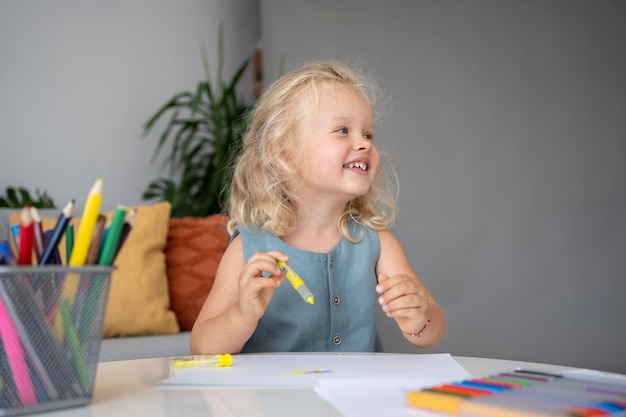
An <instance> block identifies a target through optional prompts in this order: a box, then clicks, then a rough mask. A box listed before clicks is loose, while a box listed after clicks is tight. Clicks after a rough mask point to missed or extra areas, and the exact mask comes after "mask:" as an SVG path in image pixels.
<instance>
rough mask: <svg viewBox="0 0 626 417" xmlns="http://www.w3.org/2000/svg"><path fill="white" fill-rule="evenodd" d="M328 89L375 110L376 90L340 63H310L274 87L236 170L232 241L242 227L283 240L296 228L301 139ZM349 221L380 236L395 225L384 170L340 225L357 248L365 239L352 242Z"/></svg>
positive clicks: (258, 108)
mask: <svg viewBox="0 0 626 417" xmlns="http://www.w3.org/2000/svg"><path fill="white" fill-rule="evenodd" d="M327 88H348V89H352V90H354V91H356V92H357V93H358V94H359V95H361V96H362V97H363V98H364V99H365V100H366V101H367V102H368V103H369V104H370V106H372V109H374V104H375V103H374V101H375V99H376V98H377V92H378V89H377V87H376V85H375V84H374V83H373V82H372V81H371V80H370V79H369V78H367V77H366V76H364V75H363V74H362V73H360V72H358V71H356V70H355V69H352V68H351V67H349V66H347V65H345V64H343V63H340V62H335V61H330V62H315V63H310V64H307V65H305V66H303V67H301V68H300V69H298V70H295V71H293V72H290V73H288V74H286V75H284V76H282V77H281V78H279V79H278V80H277V81H276V82H274V83H273V84H272V85H271V86H270V87H269V88H268V89H267V90H266V91H265V92H264V93H263V94H262V96H261V97H260V99H259V101H258V102H257V104H256V105H255V107H254V109H253V113H252V120H251V123H250V125H249V128H248V131H247V133H246V135H245V137H244V139H243V145H242V149H241V150H240V152H239V155H238V157H237V158H236V160H235V162H234V165H233V167H232V170H233V171H232V182H231V185H230V191H229V193H228V211H229V213H228V214H229V216H230V220H229V222H228V232H229V233H230V234H231V235H232V233H233V231H234V230H235V228H236V227H237V226H239V225H243V224H246V223H252V224H253V225H255V226H257V227H259V228H261V229H264V230H266V231H268V232H270V233H272V234H274V235H276V236H279V237H280V236H285V235H287V234H289V233H290V232H291V231H292V230H293V228H294V227H295V226H296V224H297V220H298V198H297V196H296V195H294V194H293V193H292V192H291V191H290V190H289V188H288V187H287V184H288V182H289V181H291V180H293V179H294V178H297V171H296V167H295V166H294V165H295V163H294V161H297V156H298V155H299V152H300V149H299V143H298V141H297V135H298V132H299V127H300V122H301V121H302V120H303V119H304V117H305V116H306V115H307V113H308V112H310V111H311V109H312V108H317V107H313V106H316V105H318V103H319V98H320V96H321V95H322V94H321V93H322V92H323V90H325V89H327ZM381 158H382V156H381ZM383 162H384V161H383ZM349 219H353V220H355V221H357V222H359V223H362V224H364V225H366V226H368V227H370V228H372V229H374V230H383V229H386V228H388V227H390V226H391V224H392V223H393V221H394V219H395V198H394V196H393V192H392V187H391V184H390V181H389V176H388V174H387V172H386V169H385V167H384V166H383V164H381V169H380V170H379V171H378V172H377V174H376V178H375V181H374V184H373V185H372V187H371V188H370V190H369V191H368V192H367V193H366V194H365V195H363V196H360V197H357V198H354V199H353V200H351V201H349V202H348V203H347V204H346V207H345V211H344V213H343V215H342V216H341V218H340V219H339V224H338V228H339V231H340V232H341V234H342V235H343V236H344V237H346V239H348V240H350V241H352V242H356V241H359V239H360V237H359V236H351V235H350V233H349V231H348V220H349Z"/></svg>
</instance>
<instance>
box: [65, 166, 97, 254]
mask: <svg viewBox="0 0 626 417" xmlns="http://www.w3.org/2000/svg"><path fill="white" fill-rule="evenodd" d="M101 205H102V179H101V178H98V179H97V180H96V182H95V184H94V185H93V187H91V190H90V191H89V195H88V196H87V201H86V202H85V209H84V211H83V216H82V217H81V219H80V224H79V226H78V233H77V235H76V240H75V241H74V249H72V255H71V256H70V262H69V266H83V265H84V264H85V261H86V260H87V254H88V253H89V245H90V244H91V237H92V235H93V232H94V228H95V226H96V221H97V220H98V215H99V214H100V206H101Z"/></svg>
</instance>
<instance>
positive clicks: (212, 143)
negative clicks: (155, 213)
mask: <svg viewBox="0 0 626 417" xmlns="http://www.w3.org/2000/svg"><path fill="white" fill-rule="evenodd" d="M201 52H202V60H203V64H204V71H205V74H206V79H205V80H202V81H200V82H198V84H197V86H196V89H195V91H183V92H181V93H178V94H176V95H174V96H173V97H172V98H171V99H170V100H169V101H168V102H167V103H166V104H165V105H163V106H162V107H161V108H160V109H159V110H158V111H157V112H156V113H155V114H154V115H153V116H152V117H151V118H150V119H149V120H148V121H147V122H146V124H145V125H144V134H147V133H148V132H149V131H150V130H151V129H152V128H153V127H154V125H155V124H156V123H157V121H159V120H161V119H163V118H165V117H166V116H168V117H169V119H168V121H167V124H166V126H165V128H164V130H163V132H162V133H161V135H160V136H159V139H158V143H157V147H156V150H155V153H154V158H156V157H157V156H158V155H159V154H160V153H161V151H163V149H164V148H165V147H166V146H167V145H169V153H168V154H167V156H166V158H165V160H164V164H165V166H169V177H168V178H159V179H157V180H155V181H152V182H151V183H150V184H149V185H148V187H147V189H146V191H145V192H144V194H143V196H142V198H143V199H144V200H154V199H156V200H158V201H169V202H170V203H171V205H172V209H171V216H172V217H190V216H191V217H201V216H207V215H210V214H219V213H221V212H222V207H221V202H222V198H223V192H224V190H225V186H226V184H227V182H228V179H229V177H230V164H231V161H232V157H233V155H234V153H235V151H236V150H237V149H238V147H239V145H240V143H241V138H242V135H243V134H244V132H245V129H246V127H247V120H246V117H245V116H246V114H247V111H248V109H249V105H248V104H247V103H245V102H244V101H243V99H241V98H239V97H238V95H237V86H238V84H239V82H240V81H241V77H242V75H243V74H244V72H245V71H246V68H247V67H248V64H249V61H250V60H249V59H247V60H245V61H244V62H243V64H241V66H240V67H239V68H238V69H237V71H235V73H234V75H233V76H232V78H231V79H230V80H229V81H224V80H223V65H224V63H223V54H224V48H223V30H222V27H221V26H220V30H219V36H218V62H217V77H216V79H215V83H213V82H212V79H211V74H210V71H209V64H208V59H207V55H206V52H205V49H204V47H203V46H202V47H201Z"/></svg>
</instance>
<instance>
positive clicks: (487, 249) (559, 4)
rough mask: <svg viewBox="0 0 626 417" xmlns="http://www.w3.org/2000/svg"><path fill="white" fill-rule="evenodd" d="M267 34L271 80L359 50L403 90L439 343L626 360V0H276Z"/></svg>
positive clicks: (397, 140)
mask: <svg viewBox="0 0 626 417" xmlns="http://www.w3.org/2000/svg"><path fill="white" fill-rule="evenodd" d="M261 28H262V29H261V32H262V37H263V42H264V60H265V69H266V79H269V78H271V77H272V76H274V74H276V72H277V67H278V63H279V61H280V59H281V56H283V57H284V58H285V59H286V64H287V69H290V68H293V67H295V66H297V65H299V64H301V63H302V62H304V61H308V60H312V59H342V60H346V61H349V62H353V63H354V62H356V63H358V64H360V65H361V66H362V67H363V68H364V69H366V70H368V71H370V72H371V73H372V74H373V75H374V76H375V78H376V79H377V80H378V82H379V83H380V84H381V86H382V87H383V88H384V90H385V92H386V93H387V95H388V97H389V98H390V99H391V102H392V104H393V108H392V110H391V112H390V113H389V115H388V116H387V117H386V119H385V120H384V122H383V124H382V125H381V126H380V127H379V129H378V131H377V138H380V140H379V143H380V146H381V147H383V148H384V149H386V150H387V151H388V152H389V153H390V154H391V157H392V158H393V160H394V162H395V166H396V168H397V171H398V175H399V179H400V187H401V188H400V189H401V195H400V202H399V203H400V207H399V208H400V210H399V220H398V221H397V223H396V225H395V226H394V231H395V232H396V234H397V235H398V236H399V238H400V239H401V241H402V242H403V243H404V246H405V248H406V250H407V252H408V254H409V256H410V258H411V259H412V263H413V266H414V268H415V270H416V271H417V273H418V274H419V275H420V276H421V278H422V279H423V280H424V281H425V282H426V284H427V286H428V287H429V289H430V290H431V291H432V293H433V294H434V295H435V297H436V298H437V299H438V300H439V301H440V303H441V304H442V305H443V308H444V310H445V311H446V313H447V315H448V322H449V329H448V334H447V336H446V338H445V339H444V341H443V342H442V343H441V344H440V345H439V346H438V347H437V348H436V349H432V350H431V351H433V352H434V351H442V352H451V353H453V354H459V355H467V356H492V357H496V358H508V359H518V360H532V361H543V362H553V363H558V364H563V365H573V366H582V367H592V368H599V369H606V370H614V371H621V372H626V353H625V352H626V302H625V300H624V298H625V296H626V268H625V262H626V260H625V259H626V256H625V255H626V253H625V252H626V181H625V180H626V2H622V1H604V0H597V1H587V0H568V1H544V0H541V1H521V0H520V1H502V0H497V1H496V0H493V1H487V0H472V1H461V0H459V1H451V0H442V1H422V0H414V1H405V0H387V1H384V2H383V1H379V0H332V1H331V0H318V1H315V2H312V1H307V0H261ZM381 322H382V323H384V328H383V336H384V339H385V343H386V347H387V349H388V350H391V351H407V352H408V351H412V348H411V347H410V346H409V345H408V343H406V342H405V341H404V340H403V338H402V337H401V336H400V335H399V334H398V332H397V330H396V328H394V326H393V325H392V323H390V322H389V321H388V320H386V319H383V318H381Z"/></svg>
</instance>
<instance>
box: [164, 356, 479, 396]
mask: <svg viewBox="0 0 626 417" xmlns="http://www.w3.org/2000/svg"><path fill="white" fill-rule="evenodd" d="M468 376H469V374H468V373H467V371H465V369H463V367H462V366H461V365H459V364H458V363H457V362H456V361H455V360H454V359H453V358H452V356H450V355H449V354H375V355H369V354H241V355H234V356H233V364H232V366H230V367H228V368H193V369H186V370H184V371H182V372H179V373H177V374H175V375H172V376H170V377H169V378H167V379H165V380H163V381H162V382H161V383H160V385H159V387H160V388H162V389H177V388H183V389H189V388H190V387H204V388H233V387H237V388H281V389H284V388H300V389H305V388H314V387H315V386H317V385H318V382H319V381H320V380H343V379H345V380H359V381H364V382H366V381H368V380H369V381H370V382H375V383H378V384H383V381H382V380H383V379H384V380H385V381H384V384H389V385H393V384H396V385H397V383H400V382H401V384H400V385H402V386H403V387H404V386H407V384H408V383H412V384H415V386H416V387H419V386H424V385H428V384H431V382H432V383H438V382H439V381H450V380H455V379H463V378H467V377H468ZM433 381H434V382H433Z"/></svg>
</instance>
